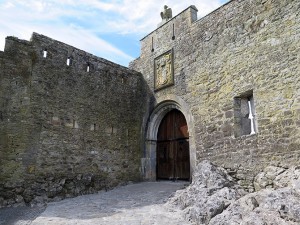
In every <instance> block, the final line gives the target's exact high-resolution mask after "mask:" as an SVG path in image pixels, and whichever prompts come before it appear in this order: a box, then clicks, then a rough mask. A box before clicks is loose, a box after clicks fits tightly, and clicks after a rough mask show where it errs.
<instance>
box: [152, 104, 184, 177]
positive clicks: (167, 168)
mask: <svg viewBox="0 0 300 225" xmlns="http://www.w3.org/2000/svg"><path fill="white" fill-rule="evenodd" d="M189 152H190V151H189V131H188V126H187V122H186V119H185V117H184V115H183V114H182V113H181V112H180V111H179V110H177V109H172V110H171V111H169V112H168V113H167V114H166V115H165V116H164V117H163V119H162V121H161V123H160V125H159V128H158V133H157V142H156V178H157V179H168V180H189V179H190V155H189Z"/></svg>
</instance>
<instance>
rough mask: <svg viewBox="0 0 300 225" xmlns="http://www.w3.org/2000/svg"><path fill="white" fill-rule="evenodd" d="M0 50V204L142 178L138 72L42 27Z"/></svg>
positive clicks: (141, 88) (37, 199) (141, 85)
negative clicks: (48, 34)
mask: <svg viewBox="0 0 300 225" xmlns="http://www.w3.org/2000/svg"><path fill="white" fill-rule="evenodd" d="M0 57H1V58H0V60H1V61H0V68H1V69H0V77H1V79H0V82H1V83H0V105H1V109H0V205H11V204H13V203H15V202H23V200H24V201H25V202H27V203H28V202H32V203H34V202H41V201H46V200H51V199H53V198H55V197H56V198H55V199H57V197H58V198H62V197H68V196H74V195H78V194H85V193H91V192H95V191H97V190H100V189H107V188H111V187H113V186H116V185H118V184H122V183H126V182H128V181H137V180H140V158H141V151H140V149H141V143H142V136H141V135H140V133H141V126H142V118H143V115H144V114H145V112H144V106H143V102H145V95H144V92H145V91H144V89H145V85H144V82H143V78H142V76H141V75H140V74H139V73H137V72H135V71H132V70H129V69H127V68H125V67H122V66H119V65H117V64H114V63H112V62H109V61H107V60H104V59H101V58H98V57H95V56H93V55H91V54H89V53H86V52H84V51H81V50H79V49H76V48H74V47H72V46H69V45H66V44H64V43H61V42H58V41H55V40H52V39H50V38H48V37H45V36H42V35H39V34H36V33H34V34H33V35H32V39H31V41H29V42H28V41H23V40H19V39H17V38H14V37H8V38H7V39H6V45H5V50H4V52H1V55H0ZM68 58H70V62H69V66H68V65H67V59H68Z"/></svg>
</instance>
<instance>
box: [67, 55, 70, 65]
mask: <svg viewBox="0 0 300 225" xmlns="http://www.w3.org/2000/svg"><path fill="white" fill-rule="evenodd" d="M70 64H71V58H70V57H68V58H67V66H70Z"/></svg>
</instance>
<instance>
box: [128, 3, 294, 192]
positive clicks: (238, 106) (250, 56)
mask: <svg viewBox="0 0 300 225" xmlns="http://www.w3.org/2000/svg"><path fill="white" fill-rule="evenodd" d="M299 9H300V2H299V1H291V0H255V1H253V0H243V1H240V0H232V1H230V2H229V3H227V4H225V5H224V6H222V7H220V8H219V9H217V10H215V11H214V12H212V13H211V14H209V15H207V16H206V17H204V18H201V19H199V20H196V18H195V13H196V11H197V10H196V8H195V7H194V6H191V7H189V8H187V9H186V10H184V11H183V12H182V13H180V14H179V15H177V16H176V17H174V18H172V19H171V20H169V21H168V22H167V23H165V24H164V25H162V26H161V27H159V28H157V29H156V30H155V31H153V32H152V33H150V34H149V35H147V36H146V37H145V38H143V39H142V40H141V55H140V57H139V58H138V59H136V60H135V61H133V62H132V63H131V64H130V68H132V69H135V70H137V71H139V72H141V73H142V74H143V75H144V77H145V79H146V80H147V83H148V85H149V87H150V89H151V93H153V94H154V96H155V99H156V100H155V104H156V105H155V106H153V108H151V109H150V112H151V111H152V110H154V112H155V109H154V108H155V107H156V106H159V105H160V104H161V103H163V102H164V101H168V100H173V101H176V102H177V103H178V104H181V103H180V102H178V101H177V100H176V99H179V100H180V101H181V102H183V103H185V104H186V106H187V108H185V107H183V110H184V111H186V112H187V113H186V114H185V116H186V117H189V118H191V119H190V120H191V121H193V123H192V126H189V129H190V131H192V132H190V140H192V142H191V145H195V149H196V153H195V154H196V158H197V161H201V160H203V159H209V160H211V161H213V162H215V163H217V164H218V165H221V166H224V167H225V168H228V170H229V171H230V172H231V174H232V175H234V176H235V178H237V179H238V180H239V183H240V184H241V185H243V186H244V187H246V188H247V189H248V190H250V191H251V190H253V184H252V180H253V176H254V174H257V173H258V172H259V171H260V170H261V169H262V168H263V167H265V166H266V165H269V164H280V165H281V166H283V167H288V166H290V165H293V164H299V162H300V160H299V159H300V129H299V125H300V116H299V115H300V76H299V73H300V58H299V55H300V14H299V12H300V10H299ZM171 49H173V69H174V81H175V84H174V85H173V86H169V87H166V88H164V89H161V90H158V91H155V90H154V75H155V71H154V61H155V59H157V57H159V56H160V55H162V54H163V53H165V52H168V51H169V50H171ZM247 99H251V104H252V106H253V107H252V108H253V109H252V110H253V111H252V112H253V115H254V129H255V132H256V133H255V134H252V135H250V134H245V133H246V132H245V129H250V128H249V124H248V125H247V126H246V125H245V123H244V122H242V121H243V120H244V118H242V117H243V116H246V114H247V113H244V112H243V111H245V109H248V106H247V105H245V102H246V103H247V101H248V100H247ZM243 102H244V103H243ZM243 104H244V105H243ZM152 118H155V117H154V116H152ZM150 123H151V121H150ZM243 127H247V128H243ZM243 129H244V130H243ZM152 141H153V140H152ZM145 148H146V151H148V150H149V149H150V148H147V146H146V147H145ZM147 149H148V150H147ZM148 155H150V153H149V154H145V156H144V157H148ZM149 160H151V159H149ZM144 161H147V159H146V158H145V159H144ZM192 166H195V163H194V164H192ZM148 169H149V168H148ZM150 170H154V171H155V168H153V166H152V168H150Z"/></svg>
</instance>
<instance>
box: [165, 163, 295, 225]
mask: <svg viewBox="0 0 300 225" xmlns="http://www.w3.org/2000/svg"><path fill="white" fill-rule="evenodd" d="M254 184H255V187H256V190H258V191H257V192H254V193H246V192H245V191H244V190H243V189H242V188H241V187H240V186H239V185H238V184H237V183H236V182H235V181H234V180H233V178H232V177H230V176H229V175H228V174H227V172H226V171H225V170H224V169H223V168H220V167H216V166H214V165H213V164H211V163H210V162H208V161H203V162H201V163H200V164H199V165H198V166H197V169H196V171H195V172H194V176H193V182H192V184H191V185H190V186H189V187H187V188H186V189H184V190H179V191H177V192H176V194H175V196H174V197H172V198H171V199H170V200H169V201H168V203H167V205H169V206H171V207H175V208H176V207H177V208H178V207H179V208H181V209H182V210H183V211H184V213H185V216H186V219H188V220H190V221H191V222H194V223H195V224H197V225H203V224H206V225H235V224H236V225H241V224H242V225H246V224H247V225H267V224H272V225H296V224H300V169H299V168H298V167H292V168H290V169H286V168H280V167H274V166H270V167H267V168H265V169H264V171H263V172H261V173H259V174H258V175H257V176H256V177H255V180H254Z"/></svg>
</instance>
